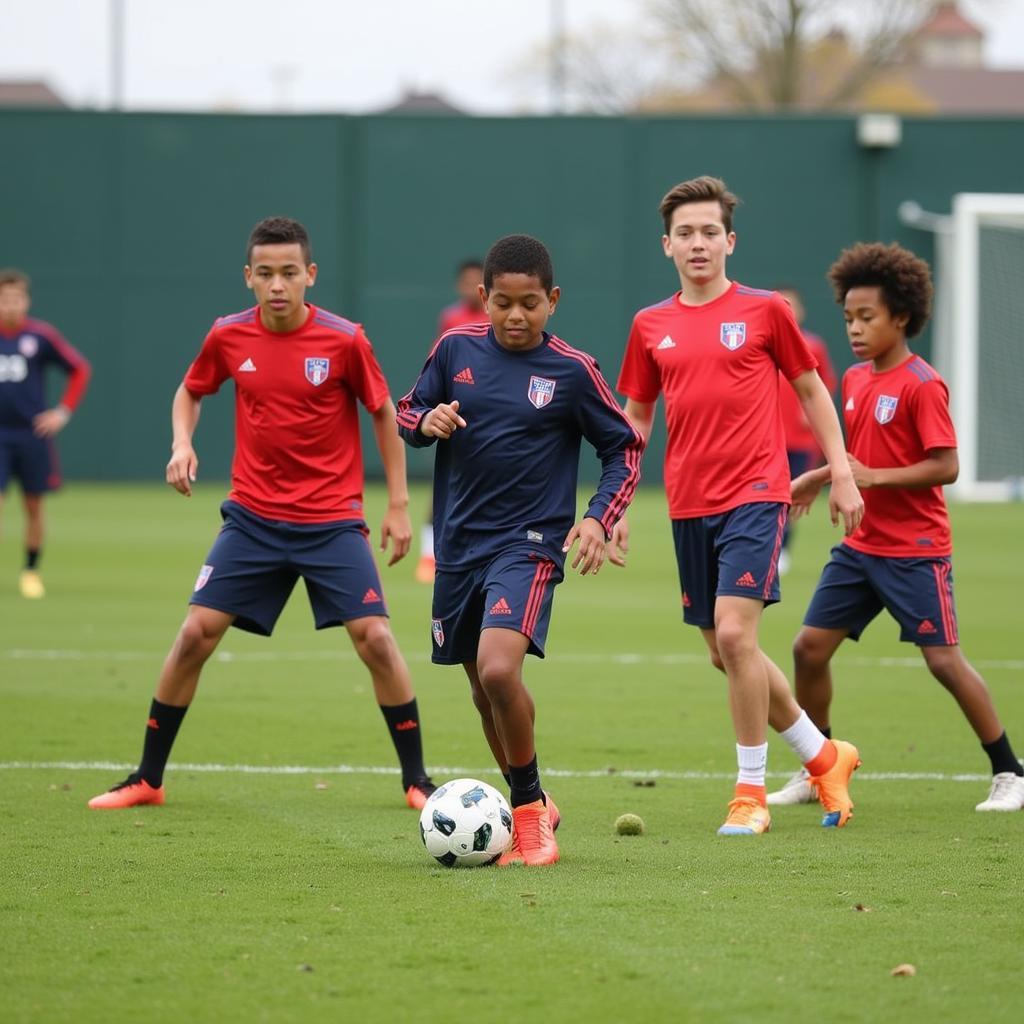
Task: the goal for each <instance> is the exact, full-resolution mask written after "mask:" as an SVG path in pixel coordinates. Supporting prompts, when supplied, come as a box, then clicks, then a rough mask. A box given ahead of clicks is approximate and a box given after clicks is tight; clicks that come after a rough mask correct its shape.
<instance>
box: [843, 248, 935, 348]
mask: <svg viewBox="0 0 1024 1024" xmlns="http://www.w3.org/2000/svg"><path fill="white" fill-rule="evenodd" d="M828 278H829V280H830V281H831V282H832V287H833V288H834V289H835V295H836V302H838V303H839V305H840V306H841V305H843V303H844V302H845V301H846V295H847V293H848V292H849V291H850V289H851V288H878V289H879V291H880V292H881V293H882V301H883V302H884V303H885V308H886V309H888V310H889V314H890V315H891V316H906V317H907V326H906V335H907V337H908V338H913V337H914V336H915V335H917V334H920V333H921V331H922V330H923V329H924V325H925V324H926V323H928V318H929V316H931V312H932V292H933V289H932V275H931V271H930V270H929V268H928V264H927V263H925V261H924V260H923V259H921V257H920V256H915V255H914V253H912V252H911V251H910V250H909V249H904V248H903V246H901V245H897V244H896V242H893V243H891V244H890V245H883V244H882V243H881V242H858V243H857V244H856V245H854V246H851V247H850V248H849V249H844V250H843V251H842V252H841V253H840V255H839V259H837V260H836V261H835V263H833V264H832V266H831V267H830V268H829V272H828Z"/></svg>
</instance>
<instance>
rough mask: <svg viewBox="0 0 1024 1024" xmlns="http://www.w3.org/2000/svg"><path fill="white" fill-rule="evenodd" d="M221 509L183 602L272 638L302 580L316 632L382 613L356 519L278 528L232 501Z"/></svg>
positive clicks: (380, 597)
mask: <svg viewBox="0 0 1024 1024" xmlns="http://www.w3.org/2000/svg"><path fill="white" fill-rule="evenodd" d="M220 511H221V515H222V516H223V518H224V525H223V526H222V527H221V531H220V533H219V534H218V535H217V539H216V540H215V541H214V542H213V547H212V548H210V553H209V554H208V555H207V556H206V563H205V564H204V565H203V567H202V569H200V570H199V578H198V579H197V580H196V585H195V589H194V590H193V591H192V597H191V599H190V600H189V604H198V605H202V606H203V607H204V608H216V609H217V610H218V611H222V612H227V613H228V614H229V615H234V616H235V622H234V624H235V625H236V626H237V627H238V628H239V629H244V630H247V631H248V632H250V633H259V634H261V635H263V636H270V634H271V633H272V632H273V631H274V623H276V622H277V619H278V616H279V615H280V614H281V610H282V609H283V608H284V606H285V603H286V602H287V601H288V598H289V596H290V595H291V592H292V589H293V588H294V587H295V582H296V580H298V578H299V577H300V576H301V577H302V578H303V580H304V581H305V583H306V593H307V595H308V596H309V604H310V607H311V608H312V609H313V621H314V622H315V623H316V628H317V629H326V628H327V627H328V626H340V625H342V624H344V623H346V622H349V621H350V620H352V619H361V618H363V617H365V616H367V615H387V613H388V612H387V607H386V606H385V604H384V595H383V590H382V589H381V585H380V575H379V574H378V572H377V566H376V563H375V562H374V560H373V552H372V551H371V550H370V543H369V541H368V540H367V534H368V532H369V531H368V530H367V529H366V524H365V523H364V522H362V521H361V520H345V521H341V522H334V523H284V522H279V521H276V520H270V519H263V518H262V517H261V516H257V515H254V514H253V513H252V512H250V511H249V510H248V509H245V508H243V507H242V506H241V505H239V504H237V503H236V502H234V501H225V502H224V504H223V505H221V507H220Z"/></svg>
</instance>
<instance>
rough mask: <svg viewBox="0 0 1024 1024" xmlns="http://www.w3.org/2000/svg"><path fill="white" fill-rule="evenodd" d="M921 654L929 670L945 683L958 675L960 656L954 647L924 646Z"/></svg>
mask: <svg viewBox="0 0 1024 1024" xmlns="http://www.w3.org/2000/svg"><path fill="white" fill-rule="evenodd" d="M921 654H922V655H923V656H924V663H925V664H926V665H927V666H928V671H929V672H931V674H932V675H933V676H935V678H936V679H937V680H938V681H939V682H940V683H942V684H943V686H946V685H948V684H949V683H950V682H952V681H953V679H954V677H955V675H956V669H957V665H958V658H957V653H956V649H955V648H953V647H922V648H921Z"/></svg>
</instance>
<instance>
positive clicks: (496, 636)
mask: <svg viewBox="0 0 1024 1024" xmlns="http://www.w3.org/2000/svg"><path fill="white" fill-rule="evenodd" d="M482 292H483V296H482V298H484V299H485V301H486V305H487V313H488V315H489V318H490V323H489V324H488V323H484V324H478V325H476V326H469V327H465V328H462V329H457V330H453V331H449V332H448V333H447V334H444V335H442V336H441V338H440V339H439V340H438V341H437V343H436V344H435V345H434V349H433V351H432V352H431V354H430V357H429V359H428V360H427V364H426V366H425V367H424V368H423V372H422V373H421V374H420V377H419V379H418V380H417V381H416V384H415V386H414V387H413V389H412V391H410V392H409V394H408V395H406V396H405V397H404V398H403V399H402V400H401V401H400V402H399V403H398V424H399V428H400V430H401V433H402V436H403V437H404V438H405V440H406V441H407V442H408V443H409V444H410V445H413V446H414V447H417V448H422V447H426V446H427V445H431V444H434V443H435V442H436V441H439V442H440V443H439V444H438V447H437V453H436V456H435V462H434V488H435V493H436V495H437V511H438V550H437V556H438V557H437V577H436V579H435V581H434V600H433V623H432V636H433V655H432V660H433V661H434V662H435V663H437V664H441V665H460V664H461V665H462V666H463V668H464V669H465V672H466V675H467V676H468V677H469V682H470V686H471V687H472V691H473V702H474V704H475V705H476V707H477V710H478V711H479V712H480V718H481V722H482V725H483V730H484V735H485V736H486V737H487V741H488V743H489V745H490V747H491V751H492V753H493V754H494V758H495V760H496V761H497V763H498V767H499V768H500V769H501V771H502V773H503V774H504V775H505V779H506V781H507V782H508V783H509V786H510V788H511V800H510V803H511V804H512V817H513V822H514V829H513V844H512V847H511V849H509V850H508V851H507V852H506V853H504V854H503V855H502V856H501V858H500V859H499V860H498V864H500V865H503V866H504V865H508V864H516V863H525V864H527V865H530V866H535V865H542V864H554V863H555V862H556V861H557V860H558V857H559V851H558V845H557V843H556V841H555V836H554V830H555V828H557V826H558V821H559V816H558V811H557V809H556V808H555V806H554V803H553V802H552V801H551V800H550V798H549V797H548V796H547V794H546V793H545V792H544V791H543V789H542V788H541V781H540V772H539V769H538V767H537V751H536V746H535V744H534V704H533V698H532V697H531V696H530V693H529V691H528V690H527V689H526V687H525V686H524V685H523V662H524V660H525V658H526V655H527V654H533V655H536V656H537V657H541V658H542V657H543V656H544V641H545V638H546V636H547V631H548V624H549V621H550V617H551V606H552V601H553V599H554V589H555V587H556V586H557V585H558V584H559V583H560V582H561V581H562V578H563V573H564V565H565V558H566V553H567V552H569V551H570V549H571V548H572V546H573V545H574V544H575V542H576V541H577V540H579V542H580V547H579V551H578V552H577V554H576V556H575V558H574V559H573V562H572V568H574V569H577V568H578V569H579V571H580V573H581V575H584V576H585V575H587V574H588V573H596V572H597V571H598V570H599V569H600V567H601V564H602V562H603V560H604V554H605V542H606V540H607V538H608V535H609V531H610V530H611V528H612V526H613V525H614V524H615V523H616V522H617V521H618V518H619V516H621V515H622V513H623V512H624V511H625V510H626V506H627V505H628V504H629V502H630V501H631V500H632V498H633V494H634V492H635V490H636V485H637V481H638V480H639V478H640V457H641V453H642V450H643V442H642V440H641V438H640V435H639V434H638V433H637V432H636V431H635V430H634V429H633V428H632V426H630V424H629V421H628V420H627V419H626V417H625V416H624V415H623V414H622V410H621V409H620V408H619V405H618V403H617V402H616V401H615V398H614V396H613V395H612V392H611V389H610V388H609V387H608V385H607V383H606V382H605V380H604V378H603V377H602V376H601V371H600V370H599V369H598V366H597V363H596V362H595V361H594V360H593V359H592V358H591V357H590V356H589V355H587V354H586V353H584V352H580V351H578V350H577V349H574V348H570V347H569V346H568V345H567V344H566V343H565V342H564V341H562V340H561V339H560V338H557V337H555V336H554V335H552V334H549V333H548V332H547V331H546V330H545V329H544V328H545V326H546V325H547V322H548V318H549V317H550V316H551V314H552V313H554V311H555V307H556V305H557V304H558V299H559V289H558V288H557V287H555V285H554V275H553V270H552V266H551V257H550V255H549V254H548V251H547V249H546V248H545V247H544V245H542V244H541V243H540V242H538V241H537V239H535V238H530V237H529V236H527V235H509V236H507V237H506V238H502V239H500V240H499V241H497V242H495V244H494V245H493V246H492V248H491V250H490V252H489V253H488V254H487V259H486V261H485V264H484V283H483V286H482ZM492 325H493V326H492ZM583 438H586V439H587V441H588V442H589V443H590V444H592V445H593V446H594V449H595V451H596V452H597V455H598V457H599V458H600V460H601V466H602V472H601V481H600V483H599V485H598V489H597V493H596V494H595V495H594V496H593V497H592V498H591V499H590V504H589V506H588V507H587V511H586V513H585V514H584V516H583V517H582V518H581V519H579V520H578V521H576V480H577V475H578V471H579V453H580V442H581V440H582V439H583ZM574 521H575V525H573V524H574Z"/></svg>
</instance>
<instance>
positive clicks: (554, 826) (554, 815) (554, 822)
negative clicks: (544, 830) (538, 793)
mask: <svg viewBox="0 0 1024 1024" xmlns="http://www.w3.org/2000/svg"><path fill="white" fill-rule="evenodd" d="M544 803H546V804H547V805H548V815H549V816H550V817H551V831H552V832H557V831H558V826H559V825H561V824H562V815H561V814H559V813H558V808H557V807H556V806H555V801H554V800H552V799H551V794H550V793H549V792H548V791H547V790H546V789H545V790H544Z"/></svg>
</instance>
